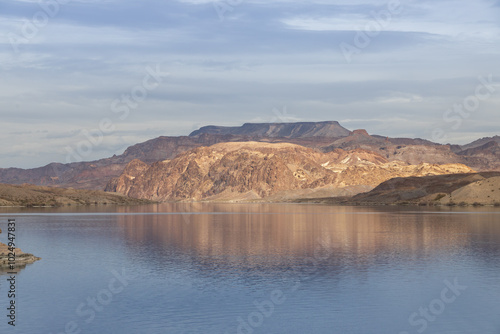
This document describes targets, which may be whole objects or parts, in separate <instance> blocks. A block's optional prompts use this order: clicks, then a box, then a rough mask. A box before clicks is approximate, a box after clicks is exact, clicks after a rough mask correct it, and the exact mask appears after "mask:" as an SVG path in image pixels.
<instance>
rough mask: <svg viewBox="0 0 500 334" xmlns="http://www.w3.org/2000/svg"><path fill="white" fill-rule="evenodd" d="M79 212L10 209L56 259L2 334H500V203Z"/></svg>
mask: <svg viewBox="0 0 500 334" xmlns="http://www.w3.org/2000/svg"><path fill="white" fill-rule="evenodd" d="M65 210H66V211H65ZM73 210H75V209H74V208H73ZM76 210H77V211H68V209H58V210H56V209H32V210H23V211H22V212H19V210H18V211H15V210H13V209H3V211H1V212H0V228H2V230H3V231H4V232H5V231H6V220H7V218H15V219H16V221H17V230H18V231H17V243H18V245H19V246H20V247H21V248H22V249H23V250H24V251H27V252H32V253H35V254H36V255H38V256H40V257H42V258H43V259H42V260H41V261H39V262H37V263H35V264H32V265H30V266H28V267H26V268H25V269H23V270H22V271H21V272H20V273H19V275H18V276H17V282H16V290H17V300H16V305H17V320H16V327H15V329H14V328H12V327H11V326H8V325H7V321H8V319H7V317H6V314H7V310H6V307H7V290H8V285H7V281H6V278H7V276H5V275H0V333H11V332H12V333H33V334H39V333H41V334H48V333H53V334H56V333H57V334H59V333H99V334H101V333H119V334H127V333H134V334H137V333H221V334H225V333H245V334H248V333H300V334H302V333H360V334H361V333H363V334H367V333H368V334H369V333H383V334H403V333H404V334H407V333H439V334H445V333H450V334H451V333H471V334H488V333H492V334H493V333H495V334H498V333H500V256H499V255H500V211H498V210H494V209H493V208H492V209H467V210H458V209H454V210H453V211H451V210H450V209H448V208H446V209H435V210H433V211H430V210H429V209H425V210H424V209H417V208H400V209H390V208H359V207H340V208H338V207H326V206H308V205H307V206H301V205H218V204H214V205H211V204H176V205H173V204H162V205H153V206H142V207H127V208H125V207H122V208H111V207H105V208H95V207H93V208H83V209H76ZM0 241H2V242H5V241H6V234H5V233H3V234H2V235H0Z"/></svg>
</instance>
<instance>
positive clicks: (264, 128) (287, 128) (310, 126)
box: [189, 121, 350, 138]
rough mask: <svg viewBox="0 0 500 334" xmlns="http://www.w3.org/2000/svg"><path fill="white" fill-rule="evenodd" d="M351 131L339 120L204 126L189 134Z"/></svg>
mask: <svg viewBox="0 0 500 334" xmlns="http://www.w3.org/2000/svg"><path fill="white" fill-rule="evenodd" d="M349 133H350V131H349V130H347V129H346V128H344V127H342V126H341V125H340V124H339V123H338V122H335V121H326V122H298V123H245V124H243V125H242V126H238V127H225V126H214V125H210V126H204V127H202V128H200V129H199V130H196V131H193V132H192V133H191V134H190V135H189V136H190V137H195V136H199V135H201V134H219V135H240V136H252V137H268V138H310V137H329V138H335V137H345V136H347V135H348V134H349Z"/></svg>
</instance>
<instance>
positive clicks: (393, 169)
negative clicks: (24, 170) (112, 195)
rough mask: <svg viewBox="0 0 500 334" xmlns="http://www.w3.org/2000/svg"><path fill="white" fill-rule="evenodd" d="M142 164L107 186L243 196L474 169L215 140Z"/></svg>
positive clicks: (162, 195)
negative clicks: (411, 163) (208, 143)
mask: <svg viewBox="0 0 500 334" xmlns="http://www.w3.org/2000/svg"><path fill="white" fill-rule="evenodd" d="M146 166H147V165H146V164H145V163H143V162H140V161H137V160H134V161H132V162H131V163H130V164H129V166H127V168H126V170H125V173H124V174H122V175H121V176H120V177H119V178H117V179H113V180H111V181H110V183H108V186H107V187H106V190H107V191H115V192H118V193H121V194H124V195H128V196H130V197H134V198H145V199H152V200H205V199H206V200H235V199H240V200H242V199H262V198H267V197H269V196H273V195H276V194H279V193H282V192H290V191H292V192H293V191H298V190H305V189H321V188H325V187H330V188H335V189H338V188H348V187H355V186H366V187H368V188H370V189H371V188H373V187H375V186H377V185H378V184H380V183H381V182H383V181H386V180H388V179H390V178H392V177H394V176H423V175H439V174H449V173H470V172H473V170H472V169H470V168H469V167H467V166H464V165H460V164H448V165H433V164H420V165H416V166H415V165H408V164H406V163H404V162H396V161H393V162H389V161H388V160H387V159H386V158H384V157H382V156H381V155H379V154H377V153H373V152H370V151H366V150H363V149H356V150H351V151H345V150H342V149H335V150H333V151H330V152H327V153H324V152H321V151H319V150H315V149H311V148H307V147H303V146H299V145H295V144H290V143H261V142H235V143H219V144H216V145H213V146H209V147H202V148H196V149H193V150H191V151H188V152H185V153H182V154H180V155H179V156H177V157H176V158H174V159H172V160H165V161H160V162H156V163H154V164H152V165H151V166H149V167H146ZM360 189H361V188H360Z"/></svg>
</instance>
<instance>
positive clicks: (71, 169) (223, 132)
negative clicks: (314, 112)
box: [0, 121, 500, 199]
mask: <svg viewBox="0 0 500 334" xmlns="http://www.w3.org/2000/svg"><path fill="white" fill-rule="evenodd" d="M235 142H236V143H237V142H254V143H263V144H273V143H274V144H276V143H289V144H293V145H298V146H299V147H303V148H307V149H309V151H308V152H310V153H307V154H305V153H304V154H305V155H306V156H307V155H311V154H313V153H311V152H314V154H316V153H318V154H323V155H325V156H328V154H332V152H337V153H336V154H339V156H341V155H342V154H345V155H346V156H347V155H350V156H357V157H360V156H364V157H365V158H366V159H365V158H361V157H360V160H359V161H360V163H359V165H363V166H364V167H366V166H367V164H368V162H370V163H373V161H371V159H372V158H373V157H377V159H383V160H384V162H383V163H381V164H390V163H393V162H394V163H397V164H399V165H400V166H405V165H406V166H418V165H422V164H430V165H447V164H461V165H465V166H467V167H468V168H470V169H472V170H475V171H500V149H499V144H500V137H499V136H495V137H491V138H482V139H479V140H476V141H474V142H472V143H470V144H467V145H462V146H460V145H440V144H437V143H433V142H430V141H428V140H424V139H418V138H417V139H413V138H389V137H386V136H380V135H370V134H368V132H367V131H365V130H354V131H350V130H348V129H346V128H344V127H342V126H341V125H340V124H339V123H338V122H335V121H328V122H298V123H258V124H253V123H247V124H244V125H243V126H240V127H221V126H206V127H202V128H200V129H199V130H196V131H194V132H192V133H191V134H190V135H189V136H180V137H158V138H155V139H151V140H148V141H146V142H143V143H139V144H136V145H133V146H130V147H129V148H127V149H126V150H125V152H124V153H123V154H121V155H118V156H113V157H109V158H105V159H101V160H96V161H90V162H76V163H70V164H61V163H51V164H49V165H47V166H43V167H39V168H33V169H19V168H5V169H0V183H8V184H23V183H30V184H34V185H48V186H56V187H73V188H80V189H90V190H103V189H104V188H105V187H106V186H107V189H108V190H122V191H124V190H125V189H128V190H127V191H128V192H129V193H130V194H139V193H141V192H142V190H138V189H139V188H141V187H142V186H139V185H137V184H135V185H132V183H133V182H130V181H126V180H125V178H128V179H129V180H130V178H136V177H141V175H142V174H141V175H135V174H137V171H135V172H133V173H132V174H134V173H135V174H134V175H135V176H133V175H131V174H127V170H126V167H127V165H128V164H129V163H130V162H132V161H134V164H133V165H132V167H129V168H128V172H129V173H130V171H131V170H135V167H137V166H142V167H141V168H142V171H143V172H147V171H149V172H147V173H150V172H151V169H152V168H157V169H158V170H162V171H163V172H164V173H167V174H165V177H167V175H170V174H168V173H173V171H174V169H175V168H174V169H172V168H173V167H172V166H170V167H168V168H167V167H165V165H166V164H168V163H165V162H164V161H165V160H169V161H174V160H175V159H178V160H176V161H178V163H179V165H178V166H177V167H176V168H177V169H175V170H176V171H177V173H178V175H179V177H181V180H183V181H182V182H185V183H186V184H188V183H189V182H191V181H192V180H189V179H186V177H187V176H186V175H187V174H186V171H189V172H193V171H194V170H197V169H200V168H201V169H200V170H199V172H200V174H199V175H198V176H199V177H202V176H203V177H209V178H210V179H211V180H212V181H213V180H214V178H213V177H212V176H213V174H210V171H208V172H207V171H205V170H203V168H205V167H206V168H212V167H213V164H212V165H211V164H208V165H204V166H205V167H203V168H202V167H201V165H200V164H197V166H194V165H193V164H190V161H191V160H190V159H189V158H186V156H187V157H189V154H192V155H193V157H195V156H196V159H202V160H203V159H205V158H204V157H203V154H202V153H200V152H203V151H196V149H197V148H200V147H210V146H212V145H215V144H222V143H235ZM252 145H254V147H253V148H252V149H251V150H250V151H252V152H249V153H248V154H250V156H251V157H252V158H251V159H253V160H252V161H253V162H254V163H255V164H256V166H260V167H259V168H264V166H267V165H266V163H263V162H262V161H260V160H258V159H257V158H256V157H257V156H259V154H261V155H262V153H259V154H258V152H261V151H262V150H264V151H265V145H263V146H262V147H258V146H259V145H257V146H255V145H256V144H252ZM221 147H222V148H221ZM218 149H220V150H222V151H224V150H226V151H227V148H224V147H223V146H219V147H218ZM268 149H269V148H268ZM301 150H302V149H298V148H294V149H292V151H293V152H295V153H293V152H292V153H290V152H287V153H286V154H285V155H287V156H289V157H290V155H296V156H294V158H293V159H292V158H289V159H291V160H294V159H295V160H297V161H298V160H301V159H302V158H303V157H302V158H301V157H300V154H302V153H300V154H299V151H301ZM229 151H230V150H229ZM189 152H191V153H189ZM236 153H237V152H236ZM200 154H201V155H200ZM210 154H211V153H210V150H208V151H206V156H207V157H209V156H210ZM228 154H229V153H228ZM234 154H235V153H234V152H233V153H231V154H229V155H230V156H231V157H232V158H231V159H233V160H234V159H236V160H238V159H240V158H241V157H237V156H235V155H234ZM266 154H267V153H266ZM225 155H227V154H224V156H225ZM368 155H369V156H370V158H368ZM262 156H264V155H262ZM181 157H184V158H181ZM179 159H184V160H182V163H181V160H179ZM207 159H208V158H207ZM228 159H229V158H227V159H226V160H228ZM255 159H257V160H255ZM313 160H314V159H313ZM320 160H321V159H320ZM138 161H140V162H138ZM160 162H161V163H160ZM326 162H327V161H324V162H321V161H319V160H318V161H314V163H320V165H321V164H322V163H326ZM141 164H142V165H141ZM311 164H312V162H311ZM335 164H338V165H342V162H341V161H336V162H335ZM368 165H369V164H368ZM375 165H377V164H375ZM379 165H380V164H379ZM276 166H279V164H278V165H276ZM311 166H312V165H309V164H308V163H305V165H304V166H302V167H300V168H301V169H303V170H304V171H307V170H308V168H309V167H310V168H312V169H311V170H310V171H311V172H312V170H314V168H313V167H311ZM285 167H286V166H282V167H279V168H282V169H283V170H284V168H285ZM303 167H304V168H305V169H304V168H303ZM337 167H338V166H337ZM344 167H345V166H344ZM347 167H352V163H351V165H349V166H347ZM141 168H139V169H141ZM213 168H215V167H213ZM273 168H274V167H273ZM287 168H288V167H287ZM322 168H323V167H322ZM436 168H437V167H436ZM457 168H458V167H457ZM323 169H325V168H323ZM452 169H453V168H452ZM459 169H460V168H459ZM289 170H290V171H292V174H293V168H291V169H290V168H289ZM326 170H328V168H327V169H326ZM124 171H125V173H124ZM330 171H331V170H330ZM227 172H228V173H229V174H231V173H230V171H229V169H227ZM316 172H317V173H319V174H317V175H316V174H315V175H316V176H317V179H316V181H317V183H314V182H316V181H314V180H313V179H308V181H307V182H311V183H310V186H311V187H313V188H314V187H325V186H326V187H328V186H332V187H333V186H335V187H337V188H338V187H339V185H341V183H339V184H336V183H335V182H341V181H339V180H340V178H339V177H338V173H337V174H335V175H336V178H335V180H336V181H334V182H333V181H332V182H333V183H332V182H330V183H328V181H325V179H324V178H325V177H326V178H328V177H330V176H328V175H329V174H330V172H328V171H315V173H316ZM339 173H341V171H340V172H339ZM188 174H189V173H188ZM229 174H228V175H229ZM127 175H128V176H127ZM176 175H177V174H176ZM210 175H212V176H210ZM221 175H222V174H221ZM224 175H225V174H224ZM228 175H226V176H224V177H229V176H228ZM221 177H222V176H221ZM359 177H364V176H362V175H360V176H359ZM120 178H121V181H120V180H118V179H120ZM381 179H383V178H381ZM292 180H294V181H293V182H292ZM318 180H323V181H318ZM332 180H333V179H332ZM212 181H211V182H212ZM296 181H297V180H295V179H290V180H289V185H290V187H292V188H294V189H295V190H304V189H306V188H304V186H302V185H301V184H302V183H300V182H299V183H297V182H298V181H297V182H296ZM120 182H121V183H120ZM136 182H137V181H136ZM179 182H181V181H179ZM217 182H218V181H217ZM217 182H214V185H213V186H214V187H215V188H213V189H212V190H210V191H208V192H207V193H206V194H209V193H210V194H212V195H210V196H215V195H216V193H217V191H218V190H216V188H217V185H218V183H217ZM221 182H222V181H221ZM245 182H246V181H245ZM248 182H250V181H248ZM259 182H260V181H259ZM266 182H267V181H266ZM304 182H305V181H304ZM350 182H351V181H350ZM125 183H127V185H125ZM264 183H265V182H264ZM351 183H353V182H351ZM119 184H120V186H119ZM221 184H222V183H221ZM221 184H219V187H220V186H221ZM228 184H229V183H228ZM320 184H321V186H319V185H320ZM292 185H293V186H292ZM367 185H368V184H367ZM234 186H235V184H232V185H231V186H230V188H231V189H232V190H231V191H235V190H234V189H233V188H234ZM350 186H352V184H350ZM358 186H359V185H358ZM369 186H370V187H373V186H374V184H373V182H372V183H369ZM144 187H145V186H144ZM186 187H187V186H186ZM207 187H208V186H207ZM174 188H175V187H173V188H172V189H174ZM187 188H189V187H187ZM187 188H186V189H185V191H186V192H187V193H189V192H190V191H193V189H194V188H192V189H191V188H190V190H189V189H187ZM236 188H238V186H237V185H236ZM264 188H265V187H264ZM264 188H262V189H264ZM285 188H286V187H285ZM151 189H152V188H151ZM175 189H176V190H175V191H178V192H179V194H180V193H182V191H184V190H182V189H180V188H175ZM220 189H222V188H220ZM220 189H219V190H220ZM228 189H229V188H228ZM259 189H261V188H256V193H257V194H258V193H259V191H260V190H259ZM262 189H261V190H262ZM277 189H278V188H277ZM279 189H281V188H279ZM307 189H309V188H307ZM144 191H145V190H144ZM172 191H174V190H172ZM228 191H229V190H228ZM194 192H196V191H194ZM194 192H193V193H194ZM165 194H166V193H165ZM165 194H164V195H165ZM261 195H266V196H267V195H269V196H270V195H276V193H275V192H274V191H271V192H267V193H266V192H263V193H261V194H260V195H258V196H261ZM137 196H139V195H137ZM183 196H184V195H182V196H180V197H179V196H177V195H172V194H167V195H165V196H163V197H164V198H171V199H174V198H187V197H189V196H187V195H186V196H187V197H183ZM221 196H222V195H221ZM143 197H145V198H153V197H154V196H143ZM160 197H161V196H159V197H158V198H160ZM202 198H203V196H202Z"/></svg>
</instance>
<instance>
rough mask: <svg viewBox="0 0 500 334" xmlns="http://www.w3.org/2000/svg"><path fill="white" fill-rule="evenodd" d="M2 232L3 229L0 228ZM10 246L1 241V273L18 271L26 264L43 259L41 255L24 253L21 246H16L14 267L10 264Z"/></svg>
mask: <svg viewBox="0 0 500 334" xmlns="http://www.w3.org/2000/svg"><path fill="white" fill-rule="evenodd" d="M0 233H2V230H0ZM9 253H10V251H9V247H8V246H7V245H6V244H4V243H1V242H0V274H1V273H2V272H7V271H17V270H19V269H23V268H25V267H26V265H28V264H31V263H33V262H36V261H38V260H41V258H40V257H37V256H34V255H33V254H29V253H24V252H23V251H21V250H20V249H19V248H14V253H15V254H16V257H15V261H14V264H13V265H12V267H13V268H14V269H12V267H11V265H10V264H9Z"/></svg>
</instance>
